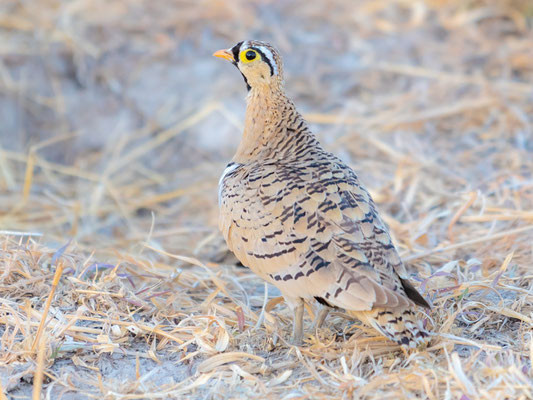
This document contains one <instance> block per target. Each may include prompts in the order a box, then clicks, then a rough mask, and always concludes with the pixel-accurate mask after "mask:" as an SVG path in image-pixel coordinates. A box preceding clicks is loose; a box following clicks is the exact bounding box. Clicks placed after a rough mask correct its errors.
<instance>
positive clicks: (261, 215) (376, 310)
mask: <svg viewBox="0 0 533 400" xmlns="http://www.w3.org/2000/svg"><path fill="white" fill-rule="evenodd" d="M249 49H252V50H255V51H256V54H257V59H255V60H253V61H248V60H247V59H246V58H244V59H243V58H242V57H243V56H242V55H241V57H240V56H239V55H240V54H241V53H242V52H243V51H244V52H246V51H249ZM261 49H263V50H261ZM265 49H268V51H269V52H270V54H267V55H265V54H263V53H264V52H266V50H265ZM221 54H222V55H221ZM251 54H252V53H249V54H248V56H251ZM215 55H218V56H221V57H223V58H227V59H229V60H230V61H232V62H233V63H234V64H235V65H236V66H237V67H238V68H239V70H240V71H241V73H242V74H243V76H244V78H245V81H246V83H247V86H248V87H249V93H248V97H247V110H246V118H245V127H244V133H243V138H242V141H241V143H240V145H239V148H238V150H237V153H236V154H235V156H234V158H233V160H232V162H231V163H230V164H229V165H228V167H227V168H226V171H225V173H224V174H223V176H222V178H221V180H220V188H219V204H220V220H219V226H220V229H221V231H222V233H223V235H224V238H225V239H226V242H227V244H228V247H229V248H230V249H231V250H232V251H233V252H234V253H235V255H236V256H237V258H238V259H239V260H240V261H241V262H242V263H243V264H244V265H245V266H247V267H249V268H250V269H251V270H252V271H253V272H255V273H256V274H257V275H259V276H260V277H261V278H263V279H264V280H266V281H268V282H270V283H272V284H273V285H275V286H276V287H278V288H279V290H280V291H281V293H282V294H283V297H284V298H285V300H286V301H287V303H288V304H289V306H290V307H291V308H292V309H294V310H295V325H294V340H295V341H296V342H299V341H300V340H301V337H302V322H301V319H302V312H303V301H308V302H312V301H315V300H317V301H319V302H320V303H322V304H324V305H326V306H330V307H340V308H343V309H346V310H347V311H348V312H350V313H351V314H352V315H354V316H356V317H358V318H359V319H361V320H362V321H363V322H365V323H367V324H369V325H370V326H372V327H374V328H375V329H377V330H378V331H379V332H380V333H381V334H383V335H384V336H386V337H388V338H390V339H392V340H394V341H396V342H397V343H399V344H402V345H405V346H411V347H413V346H415V345H416V344H417V343H419V342H421V341H423V340H425V338H426V337H427V332H426V331H425V330H424V329H423V328H422V326H421V324H420V322H419V321H417V320H416V317H415V313H414V309H415V304H418V305H421V306H425V307H428V305H427V303H426V302H425V300H424V299H423V298H422V296H420V294H418V292H417V291H416V290H415V289H414V288H413V287H412V286H411V285H410V284H409V283H408V282H407V281H406V280H405V279H402V278H401V277H402V276H403V277H404V276H405V275H406V272H405V269H404V266H403V264H402V261H401V260H400V257H399V255H398V253H397V251H396V249H395V247H394V245H393V243H392V241H391V238H390V235H389V232H388V228H387V226H386V224H385V223H384V222H383V220H382V219H381V218H380V216H379V214H378V212H377V210H376V207H375V205H374V202H373V201H372V198H371V197H370V195H369V193H368V192H367V191H366V189H365V188H364V187H363V186H362V184H361V182H360V181H359V179H358V178H357V176H356V174H355V173H354V172H353V170H352V169H351V168H350V167H348V166H347V165H346V164H345V163H343V162H342V161H341V160H340V159H338V158H337V157H335V156H334V155H333V154H331V153H329V152H327V151H325V150H324V149H323V148H322V146H321V145H320V143H319V142H318V141H317V139H316V138H315V137H314V136H313V134H312V133H311V132H310V130H309V128H308V126H307V124H306V122H305V121H304V119H303V118H302V116H301V115H300V114H299V113H298V111H296V108H295V106H294V104H293V103H292V102H291V101H290V100H289V99H288V98H287V97H286V95H285V93H284V89H283V76H282V63H281V58H280V56H279V54H278V52H277V51H276V50H275V49H274V48H272V47H271V46H270V45H268V44H266V43H262V42H255V41H247V42H241V43H238V44H237V45H236V46H235V47H233V48H232V49H230V50H227V51H225V52H224V51H223V52H222V53H221V52H218V53H215ZM246 55H247V54H246V53H244V56H246ZM259 56H261V57H259ZM272 62H275V64H276V65H275V69H274V68H272V66H271V65H270V64H271V63H272ZM322 317H325V313H324V315H322ZM319 322H320V321H319Z"/></svg>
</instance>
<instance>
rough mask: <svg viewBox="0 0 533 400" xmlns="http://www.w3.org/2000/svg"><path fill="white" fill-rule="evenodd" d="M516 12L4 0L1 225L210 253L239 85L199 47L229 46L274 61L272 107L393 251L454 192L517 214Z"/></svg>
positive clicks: (520, 96)
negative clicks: (243, 46)
mask: <svg viewBox="0 0 533 400" xmlns="http://www.w3.org/2000/svg"><path fill="white" fill-rule="evenodd" d="M532 17H533V3H531V1H529V0H501V1H497V2H495V1H491V0H486V1H483V0H468V1H457V0H418V1H414V0H413V1H408V0H394V1H375V0H359V1H346V0H333V1H328V2H308V1H300V0H292V1H274V0H271V1H267V0H265V1H248V0H247V1H244V0H243V1H222V0H199V1H196V0H195V1H157V2H154V1H148V0H136V1H133V0H131V1H129V0H120V1H113V2H109V1H104V0H92V1H88V0H75V1H66V0H45V1H40V2H39V3H38V4H37V3H35V2H28V1H20V0H4V1H2V2H1V4H0V121H1V123H0V228H1V229H10V230H22V231H35V232H36V233H43V234H45V240H47V241H49V242H58V243H62V242H64V241H65V240H66V238H74V239H75V240H76V241H77V242H78V243H80V244H81V245H82V246H85V247H86V248H87V249H91V250H93V249H94V248H98V249H100V250H106V249H111V248H115V247H119V248H128V246H136V245H137V244H138V243H139V241H141V240H144V239H146V238H147V235H149V233H150V232H151V233H150V235H151V236H150V237H151V239H152V240H153V243H156V244H158V245H161V246H162V247H164V248H165V249H166V250H168V251H172V252H181V253H188V254H193V253H196V254H202V255H203V256H205V257H206V258H208V259H213V260H216V259H220V257H222V255H221V254H219V253H220V252H222V253H224V246H223V245H222V244H221V242H220V237H219V235H218V232H217V228H216V223H217V221H216V218H217V199H216V196H217V189H216V185H217V180H218V177H219V175H220V173H221V171H222V170H223V168H224V166H225V164H226V163H227V162H228V160H229V159H230V158H231V156H232V154H233V152H234V150H235V148H236V145H237V143H238V141H239V140H240V134H241V129H242V121H243V116H244V112H245V100H244V98H245V95H246V90H245V86H244V83H243V81H242V78H241V76H240V74H239V73H238V71H236V70H235V68H234V67H232V66H231V65H230V63H227V62H224V61H222V60H220V59H216V58H214V57H212V56H211V54H212V53H213V52H214V51H215V50H218V49H220V48H228V47H230V46H232V45H233V44H235V43H236V42H238V41H241V40H246V39H260V40H265V41H269V42H271V43H273V44H274V45H275V46H276V47H277V48H278V49H279V50H280V52H281V54H282V55H283V58H284V61H285V71H286V72H285V75H286V82H287V83H286V88H287V92H288V93H289V96H290V97H292V98H293V100H294V101H295V103H296V104H297V106H298V107H299V109H300V111H301V112H302V113H303V114H304V115H305V116H306V118H307V120H308V121H309V122H310V123H311V125H312V129H313V131H314V132H315V133H316V134H317V135H318V136H319V137H320V139H321V141H322V142H323V143H324V144H325V146H326V147H327V148H328V149H329V150H331V151H333V152H335V153H337V154H339V155H340V156H341V157H342V158H343V159H344V160H345V161H347V162H348V163H350V165H352V166H353V168H354V169H355V170H356V171H357V172H358V173H359V174H360V176H361V177H362V179H363V182H364V183H365V184H366V185H367V186H368V187H369V189H370V190H371V192H372V193H373V195H374V196H375V199H376V201H377V202H378V203H380V208H382V210H383V211H384V212H385V213H386V214H387V218H388V222H389V224H391V226H392V228H393V230H394V231H395V233H401V234H402V235H401V236H402V239H401V244H400V245H401V246H402V247H404V248H411V249H412V248H413V246H414V247H416V246H422V247H432V246H435V245H437V244H438V243H440V242H441V241H442V240H444V239H446V237H443V234H445V233H446V232H445V229H446V226H447V222H449V221H450V220H451V218H452V216H453V213H454V211H455V210H456V208H458V207H460V206H461V204H463V203H464V201H465V198H466V199H468V196H469V195H468V193H471V192H477V191H480V192H479V193H481V196H478V198H477V200H476V204H477V205H478V206H479V207H483V204H485V205H486V201H487V196H488V197H491V196H492V199H493V201H494V204H493V205H496V203H497V205H498V206H502V207H504V206H505V207H512V208H518V209H523V208H528V207H529V208H531V205H532V204H533V203H532V202H531V201H532V193H531V185H532V180H531V179H532V178H531V171H532V170H533V166H532V159H533V157H532V155H533V141H532V135H533V134H532V120H533V101H532V95H533V91H532V86H531V85H532V82H533V35H532ZM502 184H503V186H502ZM517 185H518V186H517ZM517 187H518V188H519V190H521V191H522V192H521V193H522V195H523V196H522V197H521V199H520V204H516V203H514V204H512V203H513V201H516V198H517V197H516V196H514V200H513V196H512V195H509V193H510V192H509V191H511V192H512V191H513V190H516V188H517ZM524 190H525V191H526V192H524ZM506 193H507V194H506ZM465 196H466V197H465ZM437 220H444V221H445V222H446V223H444V224H443V225H442V226H441V227H440V228H439V227H433V222H435V221H437ZM493 223H496V224H498V223H499V222H498V221H496V222H493ZM409 224H411V225H409ZM484 228H487V229H494V228H497V227H494V226H492V227H491V226H490V225H486V226H485V227H484Z"/></svg>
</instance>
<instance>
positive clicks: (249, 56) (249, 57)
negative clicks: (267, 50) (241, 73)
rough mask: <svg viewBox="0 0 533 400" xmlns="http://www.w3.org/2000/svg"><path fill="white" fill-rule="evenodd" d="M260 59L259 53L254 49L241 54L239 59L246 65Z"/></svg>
mask: <svg viewBox="0 0 533 400" xmlns="http://www.w3.org/2000/svg"><path fill="white" fill-rule="evenodd" d="M258 57H259V53H258V52H257V51H255V50H253V49H247V50H243V51H241V52H240V54H239V59H240V60H241V62H243V63H245V64H246V63H249V62H252V61H255V60H257V58H258Z"/></svg>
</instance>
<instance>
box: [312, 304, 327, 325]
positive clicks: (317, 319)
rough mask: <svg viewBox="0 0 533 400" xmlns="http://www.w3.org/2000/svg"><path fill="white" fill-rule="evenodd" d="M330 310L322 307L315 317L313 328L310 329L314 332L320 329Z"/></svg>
mask: <svg viewBox="0 0 533 400" xmlns="http://www.w3.org/2000/svg"><path fill="white" fill-rule="evenodd" d="M330 310H331V308H330V307H328V306H322V308H321V309H320V311H319V312H318V314H317V315H316V317H315V320H314V321H313V326H312V328H311V329H312V330H313V331H316V330H317V329H318V328H320V327H321V326H322V324H323V323H324V321H325V320H326V317H327V316H328V314H329V311H330Z"/></svg>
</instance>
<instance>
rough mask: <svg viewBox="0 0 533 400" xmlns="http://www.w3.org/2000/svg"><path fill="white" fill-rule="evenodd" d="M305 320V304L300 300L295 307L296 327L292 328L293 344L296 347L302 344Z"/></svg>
mask: <svg viewBox="0 0 533 400" xmlns="http://www.w3.org/2000/svg"><path fill="white" fill-rule="evenodd" d="M303 319H304V302H303V300H302V299H298V303H297V304H296V306H295V307H294V325H293V327H292V343H293V344H294V345H295V346H300V345H301V344H302V338H303V328H304V326H303Z"/></svg>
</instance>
